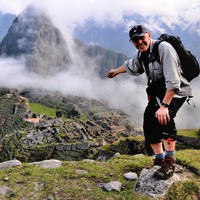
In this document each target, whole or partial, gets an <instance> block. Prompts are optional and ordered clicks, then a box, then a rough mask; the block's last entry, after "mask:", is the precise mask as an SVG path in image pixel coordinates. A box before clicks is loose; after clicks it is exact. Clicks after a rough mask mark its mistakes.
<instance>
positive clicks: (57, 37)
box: [0, 7, 72, 76]
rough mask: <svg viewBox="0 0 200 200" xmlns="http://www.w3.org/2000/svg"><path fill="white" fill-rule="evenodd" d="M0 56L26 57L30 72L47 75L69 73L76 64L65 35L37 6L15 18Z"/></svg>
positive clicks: (1, 45)
mask: <svg viewBox="0 0 200 200" xmlns="http://www.w3.org/2000/svg"><path fill="white" fill-rule="evenodd" d="M0 54H1V56H4V57H21V56H24V57H25V59H26V67H27V69H28V70H29V71H31V72H34V73H36V74H40V75H44V76H47V75H54V74H56V73H58V72H60V71H63V70H66V69H67V68H68V65H70V64H71V62H72V61H71V57H70V54H69V50H68V47H67V44H66V42H65V40H64V37H63V35H62V34H61V32H60V31H59V30H58V29H57V28H56V27H54V26H53V24H52V23H51V21H50V20H49V19H48V18H47V16H46V15H45V14H44V13H43V12H41V11H38V10H37V9H35V8H34V7H28V8H27V9H26V10H24V11H23V12H22V13H21V14H19V16H18V17H17V18H15V20H14V21H13V24H12V25H11V27H10V29H9V30H8V33H7V34H6V36H5V37H4V38H3V40H2V42H1V44H0Z"/></svg>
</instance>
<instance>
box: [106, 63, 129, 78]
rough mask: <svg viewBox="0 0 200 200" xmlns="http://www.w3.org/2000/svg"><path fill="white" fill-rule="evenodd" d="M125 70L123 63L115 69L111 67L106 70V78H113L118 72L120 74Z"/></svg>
mask: <svg viewBox="0 0 200 200" xmlns="http://www.w3.org/2000/svg"><path fill="white" fill-rule="evenodd" d="M125 72H126V68H125V67H124V65H122V66H120V67H118V68H116V69H111V70H110V71H108V73H107V74H106V76H107V77H108V78H113V77H115V76H117V75H118V74H122V73H125Z"/></svg>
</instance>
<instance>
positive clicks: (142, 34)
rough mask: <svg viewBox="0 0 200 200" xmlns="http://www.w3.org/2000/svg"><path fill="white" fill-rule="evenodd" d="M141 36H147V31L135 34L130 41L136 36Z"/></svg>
mask: <svg viewBox="0 0 200 200" xmlns="http://www.w3.org/2000/svg"><path fill="white" fill-rule="evenodd" d="M141 36H145V33H140V34H137V33H136V34H134V35H133V36H132V37H131V38H130V40H129V41H131V40H132V39H133V38H134V37H141Z"/></svg>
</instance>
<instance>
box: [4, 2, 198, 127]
mask: <svg viewBox="0 0 200 200" xmlns="http://www.w3.org/2000/svg"><path fill="white" fill-rule="evenodd" d="M32 2H33V3H34V5H37V6H38V7H40V8H42V9H44V10H45V11H46V12H47V13H48V15H49V16H50V17H51V20H52V21H53V22H54V24H55V25H56V26H57V27H58V28H59V29H60V30H61V32H62V33H63V35H64V36H65V39H66V41H67V44H68V45H69V47H70V49H69V50H70V55H71V56H72V59H73V61H75V63H74V65H73V66H72V68H71V70H69V71H68V72H66V73H62V74H58V75H56V76H54V77H51V78H45V79H44V78H41V77H39V76H37V75H35V74H32V73H28V72H27V71H26V70H25V65H24V60H23V59H19V60H15V59H1V60H0V71H1V73H0V85H1V86H7V87H15V88H24V87H25V86H26V87H32V86H34V87H38V88H44V89H47V90H54V91H56V90H58V91H60V92H61V93H63V94H72V95H77V96H83V97H89V98H95V99H99V100H101V101H103V102H106V103H107V104H108V105H109V106H111V107H113V108H119V109H122V110H124V111H125V112H127V113H128V114H130V115H131V116H133V118H134V119H137V120H139V121H142V114H143V111H144V108H145V105H146V104H147V99H146V94H145V85H135V84H134V82H133V81H132V80H131V79H127V80H126V81H124V79H123V80H121V77H117V78H116V79H104V80H102V79H100V78H99V77H98V76H97V75H96V73H95V60H93V61H91V62H92V64H91V63H90V64H91V65H86V64H85V63H87V62H86V61H85V60H84V58H83V57H82V56H80V55H77V52H74V49H73V42H72V35H71V33H72V32H73V28H74V27H75V26H76V25H83V24H84V22H85V21H86V20H87V19H91V18H92V19H93V20H95V22H96V23H97V24H98V25H99V26H105V27H106V26H115V25H117V24H118V25H119V24H124V27H128V25H131V23H132V21H131V20H132V19H129V20H128V21H127V19H125V18H124V16H131V15H133V14H140V15H141V16H143V17H145V19H146V22H145V24H146V25H147V26H148V27H149V28H150V29H151V30H152V29H154V30H161V32H164V30H163V27H162V23H165V24H166V25H168V27H169V28H171V29H173V28H174V26H176V24H179V25H180V26H181V27H182V28H183V29H184V28H186V27H188V26H192V27H195V30H196V31H199V34H200V23H199V21H198V20H199V19H200V12H199V10H200V2H199V0H190V1H189V0H176V2H175V1H166V0H134V1H133V0H123V1H122V0H109V1H108V0H84V1H83V0H73V1H67V0H59V1H58V0H43V1H41V0H40V1H39V0H34V1H31V0H15V1H13V0H0V5H1V8H0V10H1V11H3V12H10V13H15V14H19V13H20V12H21V11H22V10H23V9H24V8H25V7H26V6H27V5H28V4H30V3H32ZM91 66H92V68H91ZM122 76H123V75H122ZM196 85H199V83H198V82H197V83H196V84H195V85H194V94H195V98H194V101H195V105H196V108H193V107H192V106H189V105H187V104H185V105H184V108H183V109H182V110H181V111H180V113H179V114H178V116H177V122H178V127H181V128H186V127H187V128H191V127H194V128H199V122H198V120H197V119H199V118H200V116H199V115H200V113H199V112H198V111H199V107H200V101H199V99H200V97H199V95H198V87H197V86H196ZM191 112H192V116H194V117H190V116H191Z"/></svg>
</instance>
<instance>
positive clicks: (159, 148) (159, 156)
mask: <svg viewBox="0 0 200 200" xmlns="http://www.w3.org/2000/svg"><path fill="white" fill-rule="evenodd" d="M150 146H151V148H152V149H153V152H154V154H155V155H154V165H159V166H162V165H163V163H164V158H165V153H164V150H163V144H162V142H160V143H154V144H150Z"/></svg>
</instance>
